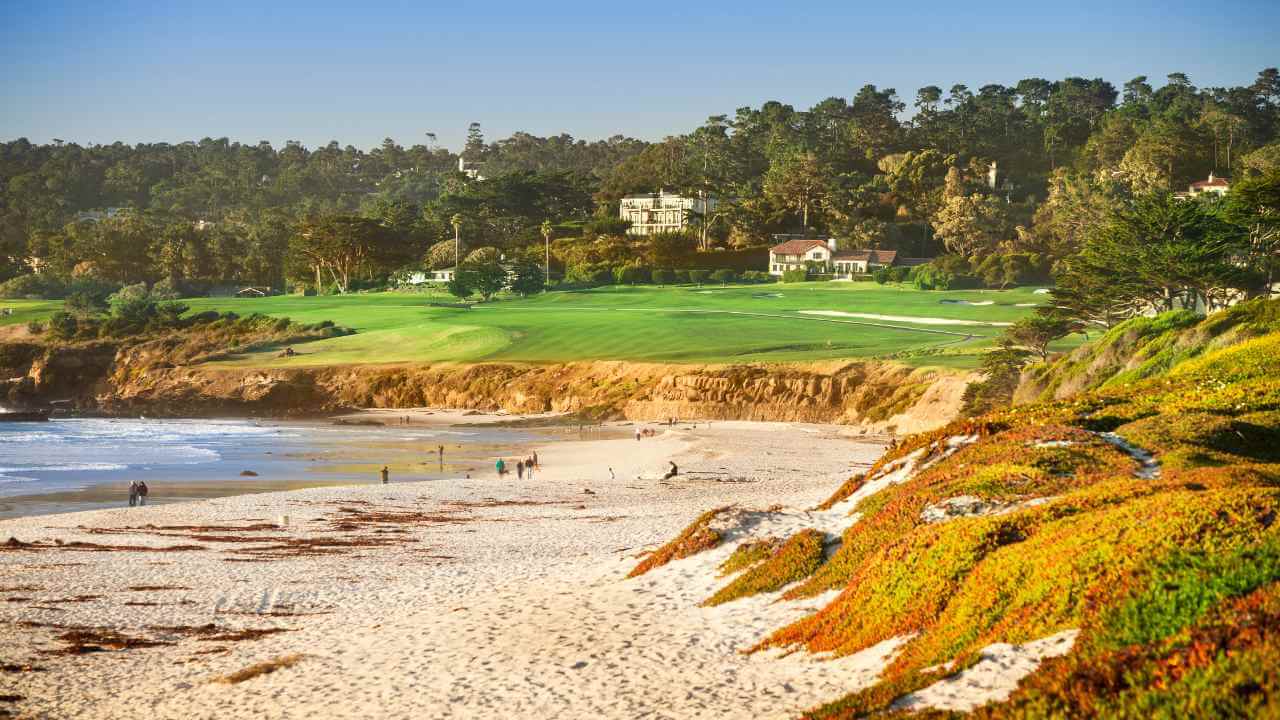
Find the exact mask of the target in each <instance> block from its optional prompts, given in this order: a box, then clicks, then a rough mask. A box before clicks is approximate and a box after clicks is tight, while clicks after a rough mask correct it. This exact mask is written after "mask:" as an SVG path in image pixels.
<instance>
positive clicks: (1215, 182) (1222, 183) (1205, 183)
mask: <svg viewBox="0 0 1280 720" xmlns="http://www.w3.org/2000/svg"><path fill="white" fill-rule="evenodd" d="M1191 187H1192V188H1206V187H1231V183H1230V182H1228V181H1227V180H1225V179H1223V178H1214V179H1212V180H1200V181H1199V182H1193V183H1191Z"/></svg>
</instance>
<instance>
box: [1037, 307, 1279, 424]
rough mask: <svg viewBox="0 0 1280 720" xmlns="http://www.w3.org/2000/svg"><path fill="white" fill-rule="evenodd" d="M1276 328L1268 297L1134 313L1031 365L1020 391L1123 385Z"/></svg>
mask: <svg viewBox="0 0 1280 720" xmlns="http://www.w3.org/2000/svg"><path fill="white" fill-rule="evenodd" d="M1277 330H1280V308H1278V307H1277V305H1276V304H1275V303H1272V302H1267V301H1264V300H1254V301H1251V302H1246V303H1240V304H1239V305H1235V306H1232V307H1230V308H1228V309H1226V310H1224V311H1222V312H1219V313H1216V314H1215V315H1213V316H1212V317H1209V318H1201V317H1200V316H1199V315H1196V314H1195V313H1192V312H1188V311H1185V310H1184V311H1177V312H1171V313H1165V314H1163V315H1157V316H1155V317H1137V318H1133V319H1132V320H1128V321H1126V322H1123V323H1121V324H1119V325H1117V326H1115V327H1114V328H1111V329H1110V330H1108V331H1107V332H1106V333H1105V334H1104V335H1102V337H1100V338H1098V339H1097V340H1095V341H1093V342H1090V343H1088V344H1085V345H1082V346H1080V347H1079V348H1077V349H1075V350H1074V351H1072V352H1070V353H1068V354H1066V355H1064V356H1062V357H1061V358H1059V359H1057V360H1055V361H1054V362H1052V363H1046V364H1042V365H1038V366H1033V367H1031V368H1029V369H1028V372H1027V375H1028V377H1027V378H1026V379H1025V380H1024V382H1023V385H1022V387H1021V388H1019V391H1018V397H1019V398H1020V399H1022V400H1036V399H1039V400H1052V399H1054V398H1063V397H1069V396H1072V395H1075V394H1077V393H1080V392H1084V391H1086V390H1091V389H1095V388H1099V387H1106V386H1122V385H1124V384H1126V383H1131V382H1134V381H1137V380H1142V379H1145V378H1149V377H1154V376H1157V375H1160V374H1162V373H1164V372H1167V371H1168V370H1170V369H1171V368H1173V367H1174V366H1175V365H1178V364H1179V363H1181V362H1184V361H1186V360H1190V359H1192V358H1196V357H1199V356H1201V355H1203V354H1204V353H1206V352H1209V351H1211V350H1215V349H1217V348H1222V347H1228V346H1230V345H1234V344H1236V343H1239V342H1241V341H1242V340H1247V339H1249V338H1253V337H1258V336H1261V335H1265V334H1267V333H1270V332H1275V331H1277Z"/></svg>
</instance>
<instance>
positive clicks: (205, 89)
mask: <svg viewBox="0 0 1280 720" xmlns="http://www.w3.org/2000/svg"><path fill="white" fill-rule="evenodd" d="M1276 65H1280V0H1264V1H1259V2H1237V1H1233V0H1215V1H1213V2H1205V1H1204V0H1199V1H1197V2H1182V1H1181V0H1165V1H1164V2H1139V3H1125V2H1123V1H1122V0H1112V1H1109V2H1095V0H1082V1H1074V2H1073V1H1071V0H1068V1H1067V2H1053V3H1048V2H1043V3H1042V2H1039V1H1038V0H1021V1H1020V2H1006V1H1004V0H992V1H989V2H979V3H961V2H955V1H954V0H948V1H946V2H921V1H919V0H917V1H915V2H904V1H902V0H878V1H877V2H866V3H864V2H852V1H846V2H809V3H789V2H786V0H772V1H770V2H764V1H761V0H738V1H737V2H722V1H721V0H703V1H701V2H688V1H684V2H622V3H618V2H606V3H602V2H590V3H588V2H554V1H552V2H543V3H537V2H512V1H510V0H494V1H491V2H484V3H468V2H465V0H464V1H461V2H449V3H436V2H383V1H380V0H365V1H364V2H341V3H328V2H312V3H299V2H292V1H291V0H254V1H253V2H244V1H243V0H214V1H210V0H202V1H201V2H187V1H186V0H169V1H167V2H166V1H163V0H157V1H156V2H149V3H147V2H127V1H118V2H101V1H99V2H63V1H61V0H40V1H39V2H23V1H21V0H0V140H11V139H14V138H17V137H27V138H29V139H30V140H32V141H33V142H48V141H49V140H50V139H52V138H61V139H64V140H67V141H75V142H80V143H109V142H114V141H116V140H120V141H124V142H130V143H132V142H140V141H167V142H178V141H183V140H192V139H195V140H198V139H200V138H202V137H206V136H208V137H224V136H225V137H230V138H232V139H233V140H239V141H243V142H257V141H258V140H270V141H271V142H272V143H275V144H277V145H278V144H281V143H283V141H285V140H289V139H293V140H300V141H302V142H303V143H305V144H307V145H312V146H313V145H317V144H323V143H325V142H328V141H329V140H338V141H339V142H340V143H342V144H343V145H346V144H353V145H356V146H359V147H370V146H373V145H376V144H378V143H380V142H381V140H382V138H384V137H392V138H394V139H395V140H396V141H398V142H400V143H402V144H405V145H410V144H414V143H420V142H424V141H425V133H427V132H434V133H436V134H437V135H438V136H439V140H440V142H441V143H442V144H444V145H446V146H449V147H451V148H454V149H456V148H458V147H459V146H460V145H461V142H462V139H463V137H464V135H465V132H466V126H467V123H469V122H471V121H473V120H474V121H479V122H480V123H481V124H482V125H483V127H484V130H485V134H486V136H487V137H489V138H490V139H495V138H499V137H505V136H507V135H509V134H510V133H512V132H514V131H517V130H523V131H527V132H531V133H534V134H537V135H547V134H555V133H560V132H568V133H570V134H572V135H574V136H575V137H580V138H586V139H596V138H603V137H608V136H610V135H614V134H625V135H631V136H633V137H639V138H644V139H650V140H656V139H660V138H662V137H663V136H665V135H668V134H673V133H680V132H685V131H688V130H689V129H691V128H693V127H694V126H696V125H697V124H699V123H701V122H702V121H703V120H704V119H705V118H706V117H707V116H709V115H714V114H720V113H728V114H732V113H733V111H734V110H735V109H737V108H739V107H742V106H745V105H759V104H760V103H762V102H764V101H766V100H780V101H783V102H786V103H790V104H792V105H795V106H796V107H798V108H807V107H808V106H809V105H811V104H813V103H814V102H816V101H818V100H821V99H822V98H825V97H829V96H832V95H838V96H843V97H846V98H848V97H851V96H852V95H853V93H854V92H856V90H857V89H858V88H859V87H861V86H862V85H864V84H867V83H872V84H875V85H878V86H880V87H882V88H883V87H893V88H896V89H897V91H898V94H899V95H900V96H901V97H902V99H903V100H904V101H905V102H907V103H908V105H910V103H911V101H912V99H913V98H914V97H915V92H916V90H917V89H918V88H919V87H921V86H924V85H938V86H940V87H942V88H944V89H946V88H949V87H950V86H951V85H953V84H955V83H964V84H967V85H968V86H969V87H970V88H971V89H977V88H978V87H979V86H981V85H985V84H987V83H993V82H997V83H1005V84H1013V83H1016V82H1017V81H1018V80H1019V79H1021V78H1024V77H1044V78H1048V79H1050V80H1055V79H1060V78H1062V77H1066V76H1068V75H1079V76H1084V77H1097V76H1101V77H1104V78H1106V79H1108V80H1110V81H1111V82H1112V83H1114V84H1115V85H1116V86H1117V88H1118V87H1119V86H1120V85H1121V84H1122V83H1124V82H1125V81H1126V80H1128V79H1130V78H1132V77H1134V76H1135V75H1148V76H1150V77H1151V78H1152V82H1153V84H1155V85H1157V86H1158V85H1160V84H1162V83H1163V79H1164V76H1165V75H1167V74H1168V73H1170V72H1175V71H1180V72H1185V73H1187V74H1188V75H1190V77H1191V80H1192V82H1193V83H1195V84H1196V85H1198V86H1214V85H1242V84H1249V83H1252V82H1253V79H1254V77H1255V76H1256V74H1257V72H1258V70H1261V69H1262V68H1264V67H1274V66H1276Z"/></svg>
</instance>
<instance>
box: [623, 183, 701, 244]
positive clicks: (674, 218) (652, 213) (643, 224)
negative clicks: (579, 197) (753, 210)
mask: <svg viewBox="0 0 1280 720" xmlns="http://www.w3.org/2000/svg"><path fill="white" fill-rule="evenodd" d="M715 207H716V201H715V199H713V198H706V199H703V198H696V197H685V196H683V195H677V194H675V193H669V192H664V191H662V190H659V191H658V192H656V193H640V194H637V195H627V196H626V197H624V198H622V202H621V203H619V209H618V217H620V218H622V219H623V220H628V221H630V222H631V227H630V228H628V229H627V234H628V235H656V234H658V233H665V232H680V231H682V230H684V229H685V228H687V227H688V226H689V214H690V213H697V214H700V215H701V214H704V213H706V212H707V211H708V210H714V209H715Z"/></svg>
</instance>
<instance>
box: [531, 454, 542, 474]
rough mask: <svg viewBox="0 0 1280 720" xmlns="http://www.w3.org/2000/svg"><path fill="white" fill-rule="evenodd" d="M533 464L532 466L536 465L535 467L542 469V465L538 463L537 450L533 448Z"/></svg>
mask: <svg viewBox="0 0 1280 720" xmlns="http://www.w3.org/2000/svg"><path fill="white" fill-rule="evenodd" d="M533 466H534V467H536V468H538V469H539V470H541V469H542V466H541V465H539V464H538V451H537V450H534V451H533Z"/></svg>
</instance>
